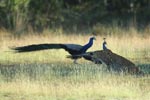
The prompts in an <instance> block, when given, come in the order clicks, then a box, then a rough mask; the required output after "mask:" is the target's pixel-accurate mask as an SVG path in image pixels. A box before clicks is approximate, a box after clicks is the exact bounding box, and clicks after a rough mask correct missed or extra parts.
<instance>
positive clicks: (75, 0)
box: [0, 0, 150, 33]
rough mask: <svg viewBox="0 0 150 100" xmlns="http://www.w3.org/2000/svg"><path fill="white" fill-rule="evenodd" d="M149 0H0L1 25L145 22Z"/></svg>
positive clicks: (17, 27)
mask: <svg viewBox="0 0 150 100" xmlns="http://www.w3.org/2000/svg"><path fill="white" fill-rule="evenodd" d="M149 6H150V1H149V0H38V1H37V0H0V27H1V28H6V29H8V30H14V31H16V32H17V33H22V32H24V31H28V30H30V29H32V30H34V31H38V32H42V31H43V30H44V29H50V28H58V27H62V28H63V29H65V30H73V31H77V30H82V29H83V30H86V29H87V28H88V27H91V26H93V25H95V24H98V23H101V24H105V25H111V24H113V23H114V21H115V23H117V25H118V26H121V27H126V26H128V25H130V23H131V22H133V25H134V26H140V27H142V26H144V25H148V24H149V22H148V20H149V16H150V13H149V9H150V8H149Z"/></svg>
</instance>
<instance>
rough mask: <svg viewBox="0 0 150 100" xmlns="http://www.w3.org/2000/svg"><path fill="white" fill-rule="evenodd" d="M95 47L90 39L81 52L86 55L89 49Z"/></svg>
mask: <svg viewBox="0 0 150 100" xmlns="http://www.w3.org/2000/svg"><path fill="white" fill-rule="evenodd" d="M92 45H93V40H92V39H90V40H89V42H88V43H87V44H86V45H84V46H83V48H82V49H81V51H82V52H83V53H84V52H86V51H87V49H88V48H90V47H91V46H92Z"/></svg>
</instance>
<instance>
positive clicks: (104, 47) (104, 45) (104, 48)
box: [103, 42, 107, 50]
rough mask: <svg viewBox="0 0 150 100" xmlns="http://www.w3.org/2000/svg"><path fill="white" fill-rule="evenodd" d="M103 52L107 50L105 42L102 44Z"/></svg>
mask: <svg viewBox="0 0 150 100" xmlns="http://www.w3.org/2000/svg"><path fill="white" fill-rule="evenodd" d="M103 50H107V47H106V42H103Z"/></svg>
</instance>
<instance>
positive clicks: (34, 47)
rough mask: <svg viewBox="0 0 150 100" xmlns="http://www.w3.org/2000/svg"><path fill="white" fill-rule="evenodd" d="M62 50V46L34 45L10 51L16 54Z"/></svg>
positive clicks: (14, 48)
mask: <svg viewBox="0 0 150 100" xmlns="http://www.w3.org/2000/svg"><path fill="white" fill-rule="evenodd" d="M61 48H64V45H63V44H37V45H36V44H35V45H27V46H21V47H13V48H11V49H12V50H15V51H16V52H19V53H21V52H31V51H39V50H46V49H61Z"/></svg>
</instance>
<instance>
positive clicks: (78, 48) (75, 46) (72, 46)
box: [11, 37, 96, 63]
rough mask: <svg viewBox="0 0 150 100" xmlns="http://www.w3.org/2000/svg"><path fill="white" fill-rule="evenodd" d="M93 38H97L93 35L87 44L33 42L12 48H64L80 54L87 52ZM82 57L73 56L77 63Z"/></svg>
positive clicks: (24, 50)
mask: <svg viewBox="0 0 150 100" xmlns="http://www.w3.org/2000/svg"><path fill="white" fill-rule="evenodd" d="M93 40H96V38H95V37H91V38H90V39H89V42H88V43H87V44H85V45H83V46H82V45H79V44H33V45H27V46H21V47H15V48H11V49H12V50H15V51H16V52H18V53H22V52H31V51H39V50H46V49H64V50H66V51H67V52H68V53H69V54H71V55H79V54H82V53H85V52H86V51H87V50H88V49H89V48H90V47H91V46H92V45H93ZM78 58H80V57H72V59H74V63H77V62H76V60H77V59H78Z"/></svg>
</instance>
